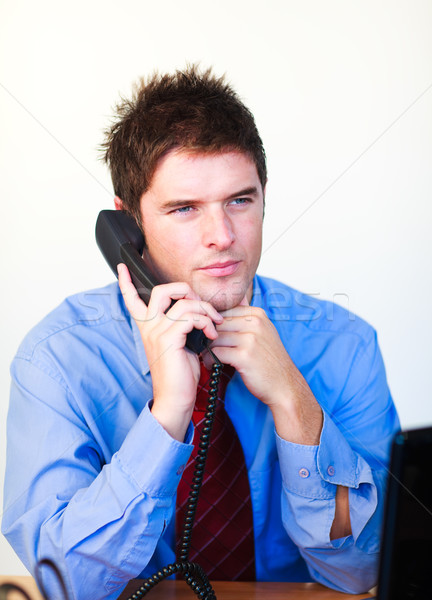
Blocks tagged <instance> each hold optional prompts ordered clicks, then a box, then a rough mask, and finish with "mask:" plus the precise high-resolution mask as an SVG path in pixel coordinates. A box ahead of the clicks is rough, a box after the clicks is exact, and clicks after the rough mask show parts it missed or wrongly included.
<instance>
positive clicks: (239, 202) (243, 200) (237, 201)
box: [231, 198, 250, 206]
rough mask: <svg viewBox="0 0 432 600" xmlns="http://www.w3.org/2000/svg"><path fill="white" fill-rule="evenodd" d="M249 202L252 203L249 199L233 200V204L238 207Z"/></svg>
mask: <svg viewBox="0 0 432 600" xmlns="http://www.w3.org/2000/svg"><path fill="white" fill-rule="evenodd" d="M248 202H250V200H249V198H234V200H231V203H232V204H235V205H237V206H239V205H241V204H247V203H248Z"/></svg>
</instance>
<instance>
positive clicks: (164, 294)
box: [149, 281, 199, 314]
mask: <svg viewBox="0 0 432 600" xmlns="http://www.w3.org/2000/svg"><path fill="white" fill-rule="evenodd" d="M183 298H187V299H189V300H199V296H198V294H196V293H195V292H194V291H193V289H192V288H191V287H190V285H188V284H187V283H184V282H181V281H177V282H174V283H164V284H161V285H157V286H155V287H154V288H153V290H152V293H151V297H150V302H149V310H150V311H151V312H152V313H153V312H154V313H155V314H163V313H165V312H166V311H167V310H168V309H169V307H170V306H171V304H172V301H173V300H181V299H183Z"/></svg>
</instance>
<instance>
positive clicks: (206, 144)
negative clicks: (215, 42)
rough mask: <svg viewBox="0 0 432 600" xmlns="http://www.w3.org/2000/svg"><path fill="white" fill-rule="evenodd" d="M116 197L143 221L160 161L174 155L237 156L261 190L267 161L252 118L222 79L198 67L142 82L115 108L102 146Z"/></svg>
mask: <svg viewBox="0 0 432 600" xmlns="http://www.w3.org/2000/svg"><path fill="white" fill-rule="evenodd" d="M102 148H103V150H104V160H105V162H106V163H107V164H108V165H109V168H110V170H111V177H112V182H113V186H114V192H115V194H116V195H117V196H119V198H121V200H122V202H123V206H124V208H125V210H127V211H128V212H130V213H131V214H132V215H133V216H135V218H138V220H139V221H140V218H139V217H140V198H141V196H142V194H143V193H144V192H146V191H147V189H148V188H149V186H150V183H151V180H152V177H153V174H154V172H155V170H156V167H157V164H158V161H159V160H160V159H161V158H162V157H163V156H164V155H165V154H166V153H167V152H169V151H170V150H173V149H175V148H184V149H187V150H191V151H197V152H205V153H217V152H223V151H227V150H228V151H230V150H237V151H241V152H244V153H245V154H247V155H248V156H249V157H250V158H251V159H252V160H253V162H254V163H255V165H256V168H257V172H258V177H259V179H260V182H261V185H262V186H263V188H264V186H265V183H266V180H267V168H266V158H265V152H264V148H263V144H262V141H261V138H260V136H259V133H258V130H257V128H256V125H255V121H254V118H253V115H252V113H251V112H250V111H249V109H248V108H246V106H245V105H244V104H243V102H242V101H241V100H240V99H239V97H238V96H237V94H236V93H235V92H234V90H233V89H232V87H231V86H230V85H229V84H227V83H226V82H225V79H224V77H223V76H222V77H216V76H215V75H213V73H212V71H211V69H207V70H205V71H203V72H200V71H199V69H198V67H197V66H196V65H192V66H189V67H188V68H187V69H185V70H184V71H176V72H175V74H174V75H168V74H166V75H159V74H158V73H155V74H154V75H152V76H151V77H150V78H149V79H148V80H147V81H146V80H144V79H141V80H140V81H139V82H138V84H137V85H136V87H135V90H134V94H133V97H132V98H131V99H130V100H125V99H122V101H121V102H120V104H119V105H118V106H117V113H116V120H115V122H114V123H113V125H112V126H111V127H110V128H109V129H107V130H106V132H105V142H104V144H103V145H102Z"/></svg>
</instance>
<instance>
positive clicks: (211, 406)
mask: <svg viewBox="0 0 432 600" xmlns="http://www.w3.org/2000/svg"><path fill="white" fill-rule="evenodd" d="M212 356H213V358H214V359H215V360H216V361H217V362H215V363H214V364H213V367H212V372H211V377H210V389H209V399H208V405H207V411H206V414H205V420H204V427H203V430H202V433H201V436H200V440H199V445H198V452H197V456H196V462H195V469H194V474H193V478H192V485H191V491H190V493H189V498H188V502H187V505H186V512H185V519H184V524H183V532H182V538H181V542H180V553H179V556H178V558H177V561H176V562H175V563H171V564H169V565H167V566H166V567H163V568H162V569H161V570H160V571H157V572H156V573H154V574H153V575H152V576H151V577H148V578H147V579H145V580H144V582H143V584H142V585H141V586H140V587H139V588H138V589H137V590H136V591H135V592H133V594H132V595H131V596H129V598H128V599H127V600H139V598H143V597H144V596H145V595H146V594H147V593H148V592H149V591H150V590H151V589H152V588H154V586H155V585H157V584H158V583H159V582H161V581H163V580H164V579H166V578H167V577H170V576H171V575H174V574H176V573H181V575H182V577H183V579H184V580H185V581H186V583H187V584H188V585H189V586H190V587H191V588H192V590H193V591H194V592H195V594H196V595H197V596H198V598H200V599H201V600H216V594H215V592H214V590H213V588H212V585H211V583H210V581H209V578H208V577H207V574H206V573H205V571H204V569H203V568H202V567H201V565H199V564H198V563H196V562H190V561H189V551H190V545H191V540H192V529H193V524H194V521H195V513H196V508H197V504H198V498H199V492H200V489H201V484H202V482H203V477H204V469H205V463H206V460H207V452H208V447H209V443H210V436H211V431H212V428H213V422H214V417H215V412H216V401H217V394H218V387H219V379H220V373H221V370H222V364H221V363H220V361H219V360H218V359H217V357H216V356H215V355H214V354H213V353H212Z"/></svg>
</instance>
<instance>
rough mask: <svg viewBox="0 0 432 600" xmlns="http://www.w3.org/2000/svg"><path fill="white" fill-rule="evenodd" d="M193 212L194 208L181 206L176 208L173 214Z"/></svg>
mask: <svg viewBox="0 0 432 600" xmlns="http://www.w3.org/2000/svg"><path fill="white" fill-rule="evenodd" d="M191 210H192V206H181V207H180V208H176V209H175V210H173V213H174V214H175V213H177V214H186V213H188V212H190V211H191Z"/></svg>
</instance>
